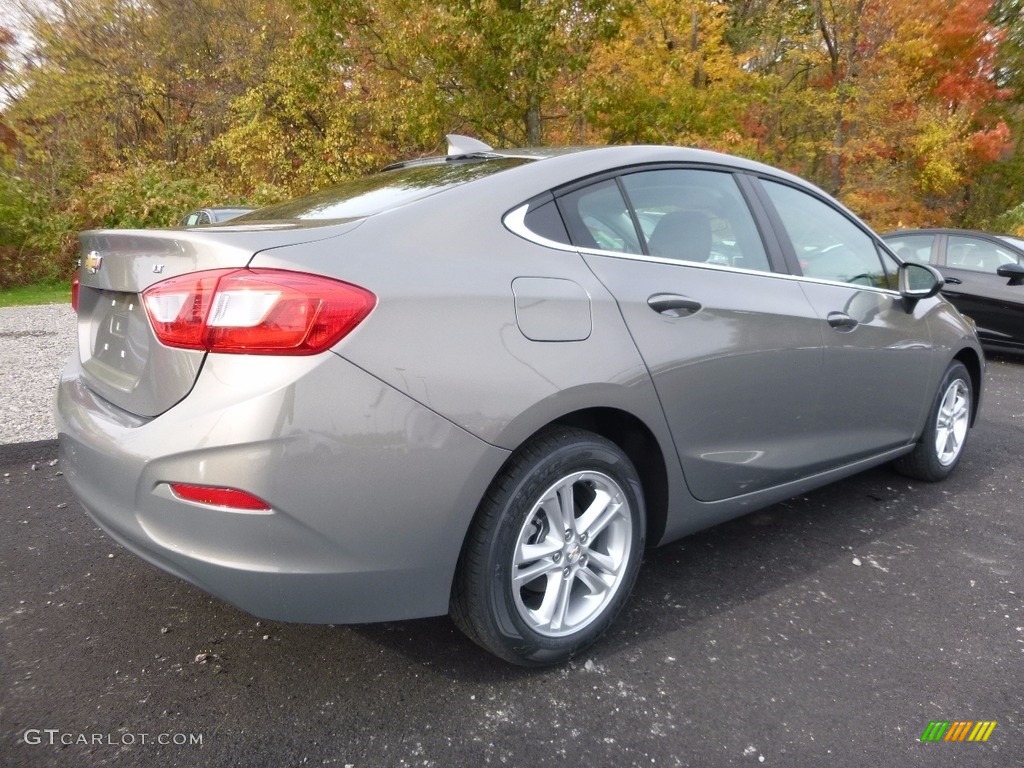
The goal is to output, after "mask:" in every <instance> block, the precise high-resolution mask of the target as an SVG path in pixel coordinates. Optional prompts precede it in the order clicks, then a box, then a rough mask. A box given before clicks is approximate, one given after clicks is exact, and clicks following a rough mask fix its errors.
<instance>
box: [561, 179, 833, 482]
mask: <svg viewBox="0 0 1024 768" xmlns="http://www.w3.org/2000/svg"><path fill="white" fill-rule="evenodd" d="M627 199H628V200H630V201H631V203H632V205H627V203H626V200H627ZM558 206H559V210H560V211H561V213H562V218H563V219H564V221H565V223H566V226H567V227H568V229H569V231H570V234H571V236H572V239H573V242H574V243H575V244H576V245H577V246H579V247H580V251H581V253H582V254H583V257H584V259H585V261H586V263H587V264H588V265H589V266H590V268H591V269H592V270H593V272H594V273H595V274H596V275H597V277H598V278H599V279H600V280H601V282H602V283H603V284H604V285H605V286H606V287H607V288H608V290H609V291H610V292H611V293H612V294H613V295H614V296H615V298H616V300H617V301H618V303H619V306H620V309H621V311H622V316H623V318H624V320H625V322H626V325H627V326H628V328H629V331H630V333H631V334H632V337H633V339H634V341H635V343H636V345H637V347H638V349H639V351H640V354H641V355H642V357H643V359H644V361H645V362H646V364H647V367H648V369H649V370H650V374H651V377H652V379H653V381H654V385H655V388H656V390H657V392H658V396H659V398H660V400H661V403H662V406H663V408H664V411H665V415H666V417H667V421H668V423H669V426H670V429H671V430H672V435H673V438H674V440H675V445H676V450H677V453H678V456H679V460H680V463H681V465H682V468H683V474H684V476H685V478H686V482H687V485H688V487H689V489H690V491H691V493H692V494H693V495H694V497H696V498H697V499H700V500H703V501H715V500H720V499H725V498H730V497H734V496H738V495H741V494H744V493H749V492H753V491H758V490H762V489H765V488H768V487H772V486H775V485H779V484H781V483H785V482H788V481H791V480H794V479H796V478H798V477H802V476H804V475H806V474H811V473H812V472H813V471H815V470H816V468H818V467H820V466H821V462H820V461H819V458H820V457H819V452H818V441H819V438H820V435H819V434H817V432H816V429H815V425H817V424H818V423H819V422H820V411H821V399H820V398H821V395H822V390H821V372H822V356H823V351H822V347H821V331H820V328H819V321H818V317H817V315H816V314H815V313H814V310H813V309H812V308H811V306H810V304H809V303H808V301H807V299H806V297H805V296H804V294H803V292H802V290H801V288H800V285H799V284H798V283H797V282H794V281H792V280H789V279H786V278H785V277H784V276H782V275H780V274H777V273H775V272H773V271H772V267H773V265H772V263H771V261H770V259H769V256H768V251H767V250H766V248H765V245H764V242H763V241H762V238H761V235H760V233H759V231H758V227H757V226H756V225H755V222H754V218H753V216H752V215H751V212H750V210H749V208H748V206H747V202H746V201H745V199H744V196H743V194H742V193H741V191H740V188H739V186H738V185H737V182H736V180H735V178H734V177H733V175H732V174H731V173H728V172H723V171H718V170H709V169H698V168H671V169H664V168H663V169H655V170H647V171H639V172H636V173H630V174H626V175H623V176H621V177H620V178H619V179H610V180H605V181H603V182H599V183H597V184H591V185H589V186H587V187H585V188H583V189H578V190H574V191H572V192H570V193H568V194H564V195H561V196H559V197H558Z"/></svg>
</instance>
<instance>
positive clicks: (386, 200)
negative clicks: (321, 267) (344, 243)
mask: <svg viewBox="0 0 1024 768" xmlns="http://www.w3.org/2000/svg"><path fill="white" fill-rule="evenodd" d="M528 162H531V161H530V160H529V159H527V158H518V157H517V158H511V157H503V158H496V159H493V160H475V159H474V160H468V161H467V160H462V161H456V162H451V161H448V162H441V163H430V164H427V165H417V166H411V167H408V168H397V169H395V170H393V171H384V172H382V173H377V174H374V175H372V176H365V177H363V178H359V179H352V180H351V181H346V182H344V183H342V184H339V185H338V186H336V187H330V188H329V189H325V190H322V191H320V192H316V193H314V194H312V195H309V196H308V197H303V198H300V199H298V200H293V201H291V202H287V203H281V204H280V205H272V206H270V207H269V208H262V209H260V210H258V211H254V212H252V213H250V214H248V215H246V217H245V221H246V222H247V223H248V222H253V221H281V220H293V219H354V218H360V217H362V216H370V215H372V214H375V213H380V212H381V211H386V210H388V209H390V208H396V207H398V206H400V205H405V204H406V203H411V202H413V201H415V200H420V199H422V198H424V197H429V196H430V195H434V194H437V193H438V192H441V191H443V190H445V189H449V188H450V187H455V186H458V185H459V184H466V183H468V182H470V181H474V180H476V179H480V178H483V177H484V176H490V175H492V174H495V173H499V172H501V171H504V170H507V169H509V168H515V167H516V166H519V165H523V164H524V163H528Z"/></svg>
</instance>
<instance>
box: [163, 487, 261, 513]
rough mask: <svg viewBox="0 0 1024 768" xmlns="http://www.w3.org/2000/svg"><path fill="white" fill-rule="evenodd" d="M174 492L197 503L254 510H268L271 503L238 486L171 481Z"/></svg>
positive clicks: (179, 496) (186, 499)
mask: <svg viewBox="0 0 1024 768" xmlns="http://www.w3.org/2000/svg"><path fill="white" fill-rule="evenodd" d="M170 486H171V490H172V491H174V494H175V495H176V496H177V497H178V498H180V499H184V500H185V501H194V502H196V503H197V504H210V505H212V506H215V507H227V508H228V509H245V510H249V511H254V512H266V511H269V510H270V505H269V504H267V502H265V501H264V500H263V499H261V498H259V497H258V496H253V495H252V494H251V493H246V492H245V491H240V490H238V489H237V488H217V487H215V486H212V485H189V484H188V483H171V484H170Z"/></svg>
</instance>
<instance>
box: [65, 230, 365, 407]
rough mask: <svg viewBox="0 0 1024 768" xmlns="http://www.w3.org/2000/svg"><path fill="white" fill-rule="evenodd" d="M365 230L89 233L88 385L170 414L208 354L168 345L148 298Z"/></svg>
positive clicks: (84, 288)
mask: <svg viewBox="0 0 1024 768" xmlns="http://www.w3.org/2000/svg"><path fill="white" fill-rule="evenodd" d="M358 224H359V221H350V222H319V225H320V226H315V227H311V226H308V225H306V226H295V225H289V224H285V223H278V224H262V225H257V226H252V225H249V226H230V225H229V226H222V227H216V228H210V229H197V230H94V231H90V232H85V233H83V234H82V235H81V256H82V266H81V269H80V270H79V279H80V286H79V292H78V352H79V356H80V360H81V364H82V370H83V377H84V380H85V383H86V384H87V386H88V387H89V388H90V389H91V390H93V391H94V392H95V393H96V394H98V395H100V396H101V397H103V398H104V399H105V400H107V401H108V402H110V403H112V404H113V405H115V406H117V407H118V408H120V409H122V410H124V411H127V412H129V413H131V414H134V415H136V416H141V417H146V418H149V417H154V416H157V415H159V414H161V413H163V412H164V411H166V410H167V409H168V408H170V407H172V406H173V405H175V404H176V403H178V402H179V401H180V400H181V399H182V398H184V397H185V396H186V395H187V394H188V393H189V392H190V391H191V389H192V386H193V384H194V383H195V380H196V377H197V376H198V374H199V370H200V368H201V367H202V364H203V360H204V359H205V357H206V354H207V353H206V352H203V351H196V350H189V349H174V348H171V347H167V346H164V345H163V344H161V343H160V342H159V341H158V340H157V338H156V336H155V334H154V332H153V328H152V326H151V324H150V322H149V318H148V317H147V315H146V311H145V308H144V307H143V304H142V292H143V291H144V290H146V289H147V288H148V287H150V286H151V285H153V284H155V283H158V282H160V281H162V280H166V279H168V278H171V277H175V276H177V275H182V274H186V273H191V272H198V271H202V270H208V269H219V268H224V267H245V266H247V265H248V264H249V262H250V261H251V260H252V258H253V256H254V255H255V254H256V253H258V252H260V251H263V250H267V249H271V248H277V247H281V246H285V245H295V244H300V243H303V242H310V241H313V240H320V239H325V238H327V237H333V236H336V235H338V234H341V233H343V232H345V231H348V230H350V229H352V228H354V227H355V226H357V225H358Z"/></svg>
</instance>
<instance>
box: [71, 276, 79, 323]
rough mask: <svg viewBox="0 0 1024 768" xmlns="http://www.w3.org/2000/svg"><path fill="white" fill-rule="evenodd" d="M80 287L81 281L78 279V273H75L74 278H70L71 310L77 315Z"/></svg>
mask: <svg viewBox="0 0 1024 768" xmlns="http://www.w3.org/2000/svg"><path fill="white" fill-rule="evenodd" d="M80 285H81V281H80V280H79V279H78V273H77V272H75V276H74V277H72V278H71V308H72V309H73V310H74V311H75V314H78V289H79V287H80Z"/></svg>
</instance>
